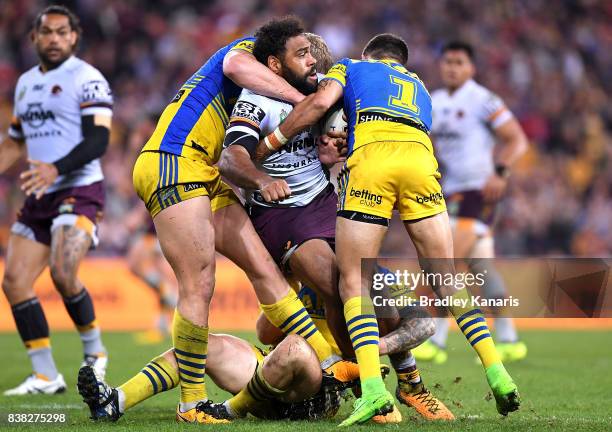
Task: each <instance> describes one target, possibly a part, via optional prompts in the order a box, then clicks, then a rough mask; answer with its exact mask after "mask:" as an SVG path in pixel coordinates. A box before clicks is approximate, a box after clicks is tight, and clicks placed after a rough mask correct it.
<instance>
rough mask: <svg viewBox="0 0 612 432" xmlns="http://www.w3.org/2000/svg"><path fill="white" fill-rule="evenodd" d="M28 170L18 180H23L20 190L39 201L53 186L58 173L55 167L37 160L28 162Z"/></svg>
mask: <svg viewBox="0 0 612 432" xmlns="http://www.w3.org/2000/svg"><path fill="white" fill-rule="evenodd" d="M28 162H29V164H30V169H28V170H27V171H24V172H22V173H21V175H20V176H19V178H20V179H21V180H23V184H22V185H21V190H22V191H24V192H25V194H26V195H30V194H35V196H36V199H40V198H41V197H42V196H43V195H44V194H45V192H46V191H47V189H49V187H50V186H51V185H52V184H53V182H54V181H55V179H56V178H57V176H58V175H59V173H58V172H57V168H56V167H55V165H53V164H51V163H46V162H41V161H37V160H31V159H29V160H28Z"/></svg>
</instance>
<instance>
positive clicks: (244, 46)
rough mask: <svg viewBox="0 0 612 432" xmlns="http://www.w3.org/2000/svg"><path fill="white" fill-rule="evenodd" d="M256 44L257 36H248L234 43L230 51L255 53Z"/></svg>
mask: <svg viewBox="0 0 612 432" xmlns="http://www.w3.org/2000/svg"><path fill="white" fill-rule="evenodd" d="M254 46H255V38H246V39H243V40H241V41H240V42H238V43H237V44H236V45H234V46H233V47H232V48H231V49H230V52H231V51H246V52H248V53H249V54H253V47H254Z"/></svg>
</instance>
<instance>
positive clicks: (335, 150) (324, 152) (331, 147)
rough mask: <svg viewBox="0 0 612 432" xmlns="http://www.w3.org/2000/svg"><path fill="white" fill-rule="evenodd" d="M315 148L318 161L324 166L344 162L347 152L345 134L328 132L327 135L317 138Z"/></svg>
mask: <svg viewBox="0 0 612 432" xmlns="http://www.w3.org/2000/svg"><path fill="white" fill-rule="evenodd" d="M317 146H318V150H319V160H320V161H321V163H322V164H324V165H327V166H331V165H334V164H336V163H338V162H344V161H345V160H346V154H347V152H348V146H347V144H346V132H329V134H328V135H323V136H321V137H319V141H318V143H317Z"/></svg>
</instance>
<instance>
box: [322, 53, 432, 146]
mask: <svg viewBox="0 0 612 432" xmlns="http://www.w3.org/2000/svg"><path fill="white" fill-rule="evenodd" d="M324 79H332V80H335V81H337V82H338V83H339V84H340V85H341V86H342V88H343V89H344V112H345V114H346V117H347V121H348V145H349V154H351V153H352V152H353V151H354V150H355V149H357V148H359V147H360V146H362V145H365V144H369V143H372V142H379V141H415V140H416V141H420V139H419V137H418V136H419V135H421V137H420V138H421V139H422V138H423V135H425V136H426V135H427V134H428V133H429V130H430V129H431V97H430V96H429V92H428V91H427V89H426V88H425V84H423V82H422V81H421V80H420V79H419V77H418V76H417V75H416V74H414V73H412V72H410V71H408V70H407V69H406V68H405V67H404V66H403V65H401V64H399V63H397V62H396V61H394V60H390V59H384V60H352V59H348V58H344V59H342V60H340V61H339V62H337V63H336V64H335V65H334V66H332V68H331V69H330V70H329V72H328V73H327V75H326V76H325V78H324Z"/></svg>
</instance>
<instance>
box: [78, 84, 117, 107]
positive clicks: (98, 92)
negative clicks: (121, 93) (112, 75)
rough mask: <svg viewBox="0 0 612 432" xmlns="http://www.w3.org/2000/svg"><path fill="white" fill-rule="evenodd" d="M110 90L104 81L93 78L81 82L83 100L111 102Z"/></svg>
mask: <svg viewBox="0 0 612 432" xmlns="http://www.w3.org/2000/svg"><path fill="white" fill-rule="evenodd" d="M112 94H113V93H112V92H111V89H110V87H109V86H108V84H107V83H106V82H105V81H101V80H95V81H89V82H86V83H85V84H83V102H89V101H100V102H109V103H110V102H111V96H112Z"/></svg>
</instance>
